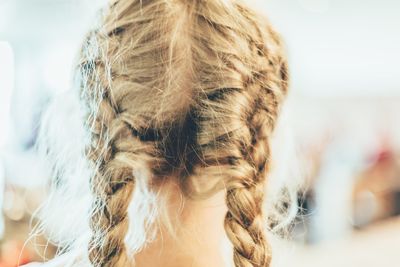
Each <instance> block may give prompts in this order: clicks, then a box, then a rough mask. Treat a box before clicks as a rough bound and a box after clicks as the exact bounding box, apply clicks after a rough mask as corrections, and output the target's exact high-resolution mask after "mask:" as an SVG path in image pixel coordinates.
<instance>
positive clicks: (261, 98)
mask: <svg viewBox="0 0 400 267" xmlns="http://www.w3.org/2000/svg"><path fill="white" fill-rule="evenodd" d="M78 74H79V75H78V78H79V81H80V95H81V103H82V104H83V107H84V111H85V112H84V118H85V124H84V127H83V128H82V129H84V131H83V132H84V133H86V134H83V135H82V138H84V137H87V139H85V140H87V141H88V142H86V144H85V151H84V152H83V151H78V152H77V153H82V158H83V159H84V160H86V161H87V162H86V163H85V164H83V165H85V168H86V169H88V170H89V172H87V173H88V176H90V177H87V180H88V181H89V182H88V183H87V185H88V188H89V189H90V192H91V197H90V199H91V202H92V204H91V206H90V216H89V219H88V220H89V226H90V237H89V240H88V257H89V260H90V262H91V263H92V264H93V266H128V265H129V264H128V262H132V260H131V259H129V253H128V251H129V248H130V245H129V244H128V243H129V242H126V240H127V234H128V233H130V232H132V231H134V230H132V229H131V228H133V227H135V226H134V225H133V223H132V220H131V223H130V220H129V218H130V217H135V216H136V214H130V215H131V216H128V211H129V210H130V205H134V204H133V203H134V202H135V199H136V198H135V195H136V194H140V193H142V194H143V195H145V194H146V193H145V192H152V191H154V190H156V189H157V188H158V187H160V186H162V183H163V181H165V180H166V179H176V181H177V182H178V184H179V185H180V189H181V192H182V193H183V195H184V196H185V197H187V198H192V199H196V198H204V197H208V196H210V195H212V194H213V193H215V192H217V191H220V190H225V192H226V204H227V207H228V212H227V215H226V218H225V230H226V233H227V236H228V237H229V239H230V240H231V242H232V244H233V247H234V262H235V266H237V267H239V266H240V267H245V266H246V267H247V266H257V267H260V266H268V265H269V262H270V257H271V253H270V248H269V245H268V242H267V240H266V235H265V228H266V225H265V222H264V214H263V208H262V203H263V200H264V191H265V184H266V181H267V178H268V176H267V172H268V169H269V166H270V160H271V155H270V146H269V141H270V137H271V134H272V131H273V130H274V127H275V121H276V119H277V116H278V113H279V109H280V106H281V103H282V101H283V99H284V97H285V95H286V92H287V69H286V59H285V57H284V54H283V52H282V45H281V41H280V38H279V36H278V35H277V33H276V32H275V31H274V30H273V29H272V28H271V26H270V25H269V23H268V22H267V20H266V19H265V18H264V17H263V16H261V15H259V14H257V13H256V12H255V11H253V10H251V9H249V8H248V7H247V6H246V5H245V4H243V3H242V2H241V1H235V0H232V1H227V0H218V1H206V0H191V1H186V0H152V1H148V0H141V1H140V0H130V1H128V0H114V1H112V3H110V5H109V6H108V8H107V9H106V10H105V11H104V16H103V17H102V21H101V25H100V26H99V27H98V28H96V29H94V30H93V31H91V32H90V33H89V34H88V35H87V37H86V39H85V42H84V45H83V48H82V50H81V56H80V61H79V65H78ZM58 165H59V163H58ZM66 165H68V164H66ZM63 167H65V166H63ZM63 173H64V174H65V173H66V171H65V170H64V171H63ZM59 186H60V185H59ZM61 186H62V185H61ZM132 198H133V200H132ZM142 199H146V198H142ZM148 199H149V198H148ZM138 201H139V200H138ZM142 202H143V201H142ZM146 205H147V208H143V207H144V206H146ZM151 205H154V203H152V204H151ZM151 205H150V204H149V203H147V204H146V203H141V208H138V209H137V210H136V212H138V210H142V211H143V212H144V211H147V212H148V213H151V211H150V210H151V209H152V207H150V206H151ZM153 208H154V207H153ZM139 217H140V216H139ZM143 221H146V222H143ZM143 224H151V220H150V219H145V218H142V225H143ZM143 229H144V228H143ZM88 232H89V231H88ZM128 235H129V234H128ZM149 238H150V237H149V236H147V235H145V237H144V238H143V239H144V240H146V239H149ZM142 243H143V242H142Z"/></svg>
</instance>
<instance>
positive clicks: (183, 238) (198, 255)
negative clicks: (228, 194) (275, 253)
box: [135, 185, 232, 267]
mask: <svg viewBox="0 0 400 267" xmlns="http://www.w3.org/2000/svg"><path fill="white" fill-rule="evenodd" d="M164 190H168V191H169V192H168V197H167V198H166V199H167V200H166V203H165V204H166V209H167V211H168V216H169V218H170V220H169V221H170V222H171V226H170V227H168V225H166V224H164V223H160V224H159V226H158V228H157V237H156V239H155V240H154V241H153V242H152V243H150V244H149V245H147V246H146V247H144V248H143V249H142V250H141V251H140V252H139V253H137V254H136V255H135V261H136V266H137V267H143V266H146V267H153V266H154V267H155V266H157V267H181V266H182V267H183V266H185V267H186V266H192V267H200V266H209V267H217V266H218V267H221V266H224V267H225V266H231V263H230V261H231V259H232V256H231V254H232V248H231V245H230V242H229V240H228V238H227V236H226V234H225V229H224V218H225V214H226V211H227V208H226V204H225V192H223V191H221V192H219V193H217V194H215V195H214V196H213V197H210V198H208V199H206V200H196V201H194V200H185V201H184V202H183V201H182V198H181V196H180V194H179V193H178V192H180V191H179V189H178V188H177V186H176V185H168V186H163V190H162V191H164ZM161 193H163V192H161ZM164 193H166V192H164ZM171 228H173V232H172V231H171V230H170V229H171Z"/></svg>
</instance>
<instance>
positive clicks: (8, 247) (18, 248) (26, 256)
mask: <svg viewBox="0 0 400 267" xmlns="http://www.w3.org/2000/svg"><path fill="white" fill-rule="evenodd" d="M32 260H33V259H32V253H30V252H29V251H28V250H27V249H24V244H23V243H21V242H17V241H7V242H5V243H4V244H2V246H1V258H0V267H17V266H20V265H24V264H27V263H29V262H31V261H32Z"/></svg>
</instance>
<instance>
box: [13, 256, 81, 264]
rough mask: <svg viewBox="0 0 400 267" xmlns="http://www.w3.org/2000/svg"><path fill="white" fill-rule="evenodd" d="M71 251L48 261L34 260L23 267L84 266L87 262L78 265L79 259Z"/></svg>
mask: <svg viewBox="0 0 400 267" xmlns="http://www.w3.org/2000/svg"><path fill="white" fill-rule="evenodd" d="M73 256H74V255H71V253H67V254H64V255H61V256H57V257H55V258H54V259H51V260H49V261H46V262H33V263H29V264H27V265H23V266H21V267H66V266H83V265H85V264H79V265H76V264H74V262H75V263H76V262H77V259H76V258H75V257H73Z"/></svg>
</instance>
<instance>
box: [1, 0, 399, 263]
mask: <svg viewBox="0 0 400 267" xmlns="http://www.w3.org/2000/svg"><path fill="white" fill-rule="evenodd" d="M255 2H256V5H258V6H259V8H260V9H262V10H263V11H265V12H266V14H267V15H268V16H269V17H270V20H271V21H272V23H273V24H274V25H275V27H276V28H277V29H278V30H279V31H280V32H281V33H282V35H283V37H284V39H285V41H286V44H287V50H288V52H289V61H290V68H291V78H292V79H291V96H290V99H289V101H288V103H287V112H288V122H289V123H290V127H291V134H292V135H293V139H294V144H295V150H296V151H297V158H298V161H299V163H300V169H301V171H300V175H301V177H300V179H302V180H303V182H304V183H303V184H304V186H303V187H302V189H301V192H300V194H299V204H300V207H301V208H300V209H299V214H300V216H299V219H298V220H296V224H295V227H294V230H293V241H292V242H293V243H292V246H291V247H292V248H293V250H290V257H282V258H279V257H278V259H277V261H281V266H288V267H289V266H290V267H291V266H296V267H301V266H307V267H313V266H324V267H325V266H328V267H329V266H344V267H345V266H351V267H369V266H371V267H372V266H374V267H376V266H400V254H398V253H397V252H396V250H397V249H398V248H399V247H400V219H399V217H398V216H399V215H400V123H399V122H398V120H399V117H400V66H399V62H400V50H399V48H400V16H399V13H400V2H399V1H396V0H379V1H378V0H351V1H349V0H266V1H255ZM103 3H104V1H103V0H101V1H100V0H99V1H96V0H0V206H1V207H2V213H0V214H1V215H0V267H14V266H17V263H16V262H17V259H18V258H20V260H21V261H20V262H21V263H27V262H30V261H33V260H40V259H41V257H42V256H43V255H46V256H47V257H49V258H51V256H52V253H54V251H55V249H56V248H55V247H53V246H52V245H50V244H49V245H48V246H46V244H47V242H46V239H45V238H44V237H37V238H36V241H35V242H37V243H38V244H41V245H42V246H43V250H42V251H40V249H38V248H37V247H39V248H40V246H37V247H36V248H33V242H25V241H26V240H27V237H28V234H29V231H30V226H29V225H30V223H31V217H32V213H33V212H34V211H35V209H36V208H37V207H38V206H39V205H40V203H41V202H42V201H43V199H44V198H45V197H46V193H45V192H46V190H45V189H46V186H47V183H48V179H49V177H48V171H47V170H46V168H45V167H44V164H43V163H42V162H40V160H39V159H38V157H37V154H36V152H35V149H34V144H35V141H36V138H37V130H38V127H39V122H40V118H41V114H42V112H43V110H44V109H45V108H46V106H47V104H48V103H49V101H50V100H51V98H52V97H53V96H55V95H57V94H60V93H62V92H64V91H66V90H68V89H69V87H70V85H71V74H72V69H73V62H74V60H75V56H76V53H77V51H78V49H79V46H80V43H81V40H82V37H83V34H84V33H85V32H86V31H87V29H88V28H89V27H90V25H91V22H92V21H93V19H94V18H95V15H96V10H97V9H98V7H99V6H101V5H102V4H103ZM285 164H286V163H285ZM297 164H298V163H297ZM33 223H34V221H33Z"/></svg>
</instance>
